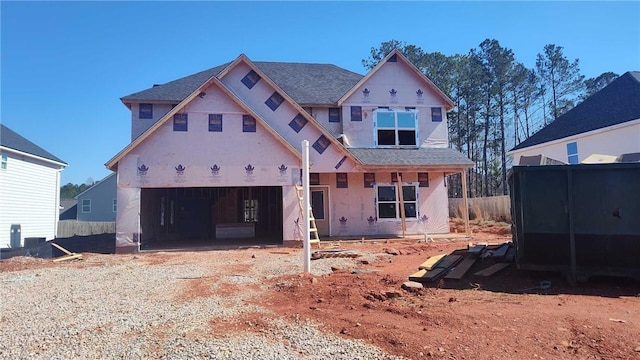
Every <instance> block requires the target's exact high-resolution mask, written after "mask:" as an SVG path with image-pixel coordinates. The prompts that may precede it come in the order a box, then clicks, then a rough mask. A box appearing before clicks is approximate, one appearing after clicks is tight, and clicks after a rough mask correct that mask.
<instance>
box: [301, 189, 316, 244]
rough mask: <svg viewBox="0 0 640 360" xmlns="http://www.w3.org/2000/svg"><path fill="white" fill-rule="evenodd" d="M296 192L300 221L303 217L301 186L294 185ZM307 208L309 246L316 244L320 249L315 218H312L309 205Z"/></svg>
mask: <svg viewBox="0 0 640 360" xmlns="http://www.w3.org/2000/svg"><path fill="white" fill-rule="evenodd" d="M296 191H297V192H298V204H299V205H300V216H299V218H300V220H302V218H303V217H304V216H303V215H304V204H303V198H302V191H303V189H302V186H300V185H296ZM307 207H308V208H309V215H308V216H309V234H310V237H311V240H310V241H309V242H310V243H311V245H313V244H317V245H318V248H320V237H319V236H318V227H317V226H316V218H315V217H314V216H313V209H312V208H311V205H310V204H309V205H307Z"/></svg>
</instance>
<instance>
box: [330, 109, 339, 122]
mask: <svg viewBox="0 0 640 360" xmlns="http://www.w3.org/2000/svg"><path fill="white" fill-rule="evenodd" d="M329 122H340V108H329Z"/></svg>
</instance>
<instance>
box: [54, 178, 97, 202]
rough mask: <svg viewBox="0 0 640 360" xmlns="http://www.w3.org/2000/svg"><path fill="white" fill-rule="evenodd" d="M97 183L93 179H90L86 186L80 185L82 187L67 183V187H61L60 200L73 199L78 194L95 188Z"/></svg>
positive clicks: (85, 183)
mask: <svg viewBox="0 0 640 360" xmlns="http://www.w3.org/2000/svg"><path fill="white" fill-rule="evenodd" d="M95 183H96V182H95V181H93V179H92V178H88V179H87V181H85V182H84V184H80V185H78V184H72V183H67V184H66V185H63V186H61V187H60V198H61V199H73V198H74V197H76V196H77V195H78V194H80V193H82V192H83V191H85V190H87V189H88V188H90V187H91V186H93V185H94V184H95Z"/></svg>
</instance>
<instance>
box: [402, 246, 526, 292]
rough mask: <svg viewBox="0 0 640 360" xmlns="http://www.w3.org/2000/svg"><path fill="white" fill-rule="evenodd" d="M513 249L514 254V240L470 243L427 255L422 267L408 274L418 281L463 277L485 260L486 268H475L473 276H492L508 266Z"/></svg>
mask: <svg viewBox="0 0 640 360" xmlns="http://www.w3.org/2000/svg"><path fill="white" fill-rule="evenodd" d="M512 253H513V255H515V249H514V248H513V245H512V243H511V242H506V243H503V244H499V245H488V244H486V243H479V244H476V245H474V244H473V243H469V245H468V246H467V249H461V250H456V251H455V252H453V253H451V254H440V255H435V256H432V257H430V258H428V259H427V260H426V261H425V262H423V263H422V264H420V265H419V266H418V269H419V271H417V272H415V273H413V274H411V275H409V280H410V281H415V282H419V283H425V282H432V281H436V280H439V279H441V278H444V279H447V280H460V279H462V278H463V277H465V276H466V275H467V273H468V272H469V271H470V270H471V269H472V268H473V267H474V266H475V265H476V264H482V265H484V266H485V268H484V269H483V270H480V271H477V269H475V270H474V271H476V272H475V273H473V276H491V275H493V274H495V273H497V272H499V271H501V270H503V269H505V268H507V267H509V265H510V264H511V262H512V261H513V258H514V256H513V255H511V254H512ZM510 255H511V256H510ZM487 262H488V263H487Z"/></svg>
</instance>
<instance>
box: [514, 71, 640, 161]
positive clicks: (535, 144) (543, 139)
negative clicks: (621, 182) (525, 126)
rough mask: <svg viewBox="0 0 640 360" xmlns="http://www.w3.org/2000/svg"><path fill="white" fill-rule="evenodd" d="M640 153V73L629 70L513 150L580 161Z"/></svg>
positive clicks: (517, 158) (516, 153) (518, 154)
mask: <svg viewBox="0 0 640 360" xmlns="http://www.w3.org/2000/svg"><path fill="white" fill-rule="evenodd" d="M638 152H640V72H638V71H630V72H627V73H625V74H623V75H621V76H620V77H618V78H617V79H616V80H614V81H613V82H611V83H610V84H609V85H607V86H606V87H604V88H603V89H602V90H600V91H599V92H597V93H595V94H593V95H591V96H590V97H589V98H587V99H586V100H585V101H583V102H582V103H580V104H579V105H578V106H576V107H575V108H573V109H571V110H569V111H568V112H567V113H565V114H564V115H562V116H560V117H559V118H558V119H557V120H555V121H554V122H552V123H551V124H549V125H547V126H545V127H544V128H542V129H541V130H540V131H538V132H537V133H535V134H533V135H532V136H531V137H530V138H528V139H527V140H525V141H523V142H522V143H520V144H519V145H518V146H516V147H514V148H513V149H511V151H509V155H511V156H513V163H514V164H520V157H522V156H527V157H528V156H536V155H542V156H543V157H546V158H550V159H555V160H559V161H563V162H565V163H567V164H578V163H580V162H582V161H583V160H585V159H586V158H587V157H589V156H590V155H593V154H599V155H610V156H614V157H617V156H619V155H621V154H629V153H638Z"/></svg>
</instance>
